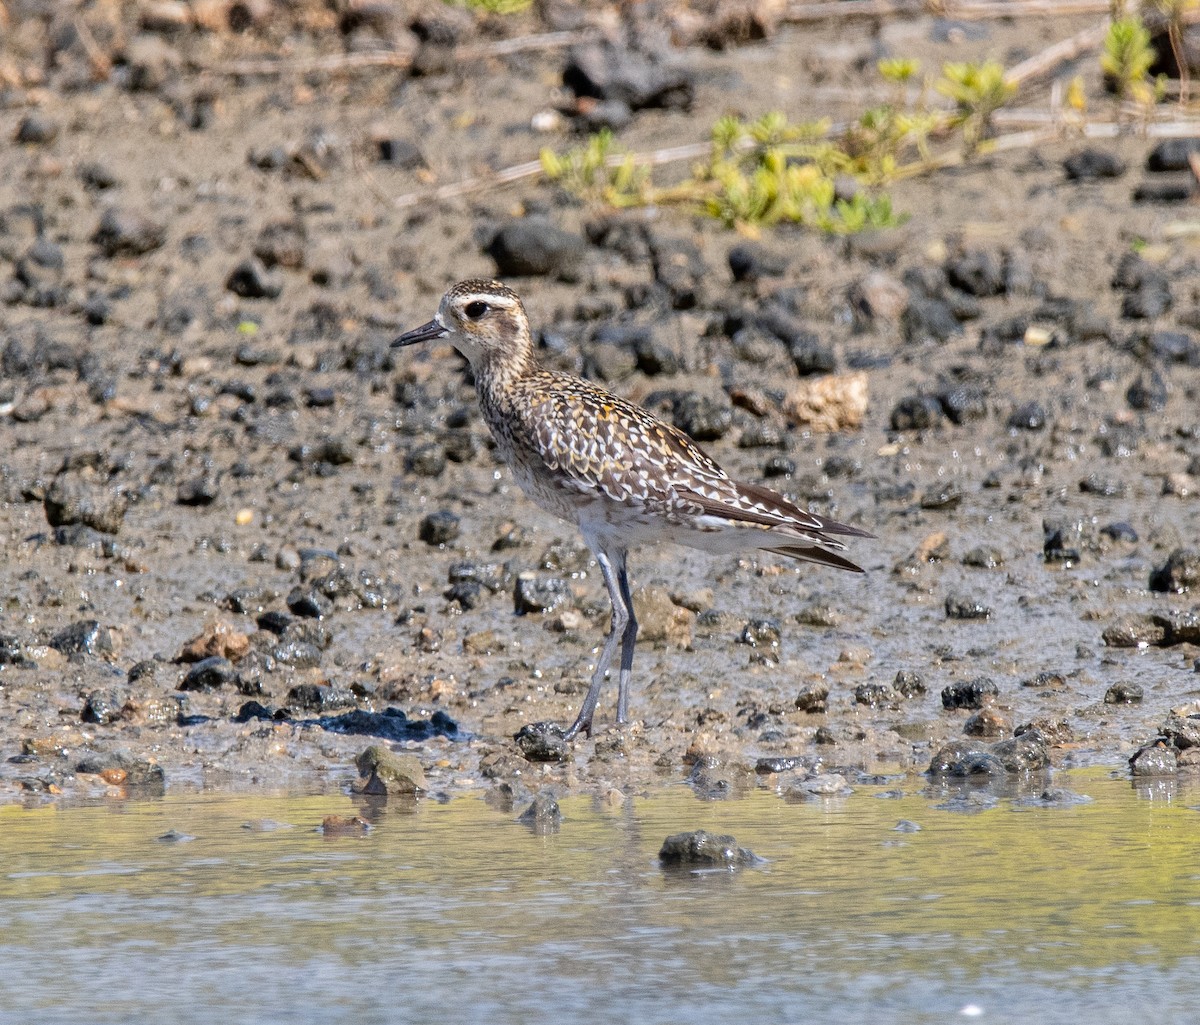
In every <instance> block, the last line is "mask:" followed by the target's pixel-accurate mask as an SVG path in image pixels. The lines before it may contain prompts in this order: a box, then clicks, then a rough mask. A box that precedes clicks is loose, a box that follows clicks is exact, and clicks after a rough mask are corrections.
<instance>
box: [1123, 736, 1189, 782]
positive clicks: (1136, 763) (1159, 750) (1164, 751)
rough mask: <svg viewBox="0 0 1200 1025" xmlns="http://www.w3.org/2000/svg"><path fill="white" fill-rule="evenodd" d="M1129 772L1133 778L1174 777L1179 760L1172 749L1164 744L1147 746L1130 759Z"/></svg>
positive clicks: (1139, 749)
mask: <svg viewBox="0 0 1200 1025" xmlns="http://www.w3.org/2000/svg"><path fill="white" fill-rule="evenodd" d="M1129 770H1130V772H1132V773H1133V775H1135V776H1174V775H1175V773H1176V772H1177V771H1178V770H1179V759H1178V756H1177V755H1176V753H1175V751H1174V749H1172V748H1170V747H1167V746H1166V745H1165V744H1159V743H1153V744H1147V745H1146V746H1145V747H1141V748H1138V750H1137V751H1135V752H1134V753H1133V755H1132V756H1131V757H1130V759H1129Z"/></svg>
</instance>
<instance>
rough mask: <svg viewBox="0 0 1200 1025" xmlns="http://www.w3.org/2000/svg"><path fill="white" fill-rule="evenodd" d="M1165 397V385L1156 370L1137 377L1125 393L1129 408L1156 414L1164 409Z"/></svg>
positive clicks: (1165, 404)
mask: <svg viewBox="0 0 1200 1025" xmlns="http://www.w3.org/2000/svg"><path fill="white" fill-rule="evenodd" d="M1167 397H1168V396H1167V384H1166V382H1165V381H1164V380H1163V379H1162V375H1161V374H1160V373H1159V372H1158V371H1157V370H1152V371H1151V372H1150V374H1149V376H1146V375H1142V376H1141V377H1139V378H1138V379H1137V380H1136V381H1134V382H1133V384H1131V385H1130V386H1129V389H1128V391H1126V392H1125V400H1126V401H1127V402H1128V403H1129V406H1130V408H1131V409H1136V410H1138V411H1140V412H1150V413H1157V412H1159V411H1160V410H1163V409H1165V408H1166V406H1167Z"/></svg>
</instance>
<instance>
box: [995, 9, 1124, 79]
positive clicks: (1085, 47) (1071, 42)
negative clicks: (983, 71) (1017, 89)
mask: <svg viewBox="0 0 1200 1025" xmlns="http://www.w3.org/2000/svg"><path fill="white" fill-rule="evenodd" d="M1108 26H1109V20H1108V19H1107V18H1105V19H1104V20H1103V21H1102V22H1100V23H1099V24H1098V25H1093V26H1091V27H1090V28H1085V29H1084V30H1083V31H1082V32H1076V33H1075V35H1073V36H1069V37H1068V38H1066V39H1063V40H1061V41H1059V42H1057V43H1055V44H1054V45H1053V46H1048V47H1046V49H1044V50H1043V51H1042V52H1041V53H1035V54H1034V55H1033V56H1032V57H1030V58H1029V59H1028V60H1023V61H1021V63H1020V64H1014V65H1013V66H1012V67H1011V68H1009V69H1008V72H1007V73H1006V74H1005V76H1004V78H1005V81H1007V82H1009V83H1011V84H1012V85H1024V84H1025V83H1026V82H1028V81H1029V80H1030V79H1032V78H1041V77H1042V76H1043V75H1048V74H1052V73H1053V72H1054V71H1056V70H1058V68H1059V66H1060V65H1063V64H1066V63H1067V62H1068V61H1073V60H1075V59H1076V58H1078V57H1081V56H1083V54H1085V53H1089V52H1091V51H1092V50H1095V49H1098V48H1099V47H1100V46H1101V45H1102V44H1103V43H1104V37H1105V35H1106V34H1107V32H1108Z"/></svg>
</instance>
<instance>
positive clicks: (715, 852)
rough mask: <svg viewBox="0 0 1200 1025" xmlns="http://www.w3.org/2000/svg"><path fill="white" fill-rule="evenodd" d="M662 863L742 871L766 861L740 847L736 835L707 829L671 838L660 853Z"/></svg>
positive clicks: (666, 840)
mask: <svg viewBox="0 0 1200 1025" xmlns="http://www.w3.org/2000/svg"><path fill="white" fill-rule="evenodd" d="M658 860H659V861H660V862H661V863H662V864H663V865H665V866H670V867H676V868H727V869H733V868H740V867H742V866H745V865H757V864H759V863H760V862H761V861H762V859H761V858H760V857H758V855H756V854H755V853H754V852H753V851H750V850H747V849H746V848H744V847H739V846H738V845H737V841H736V840H735V839H734V838H733V837H732V836H727V835H717V834H712V833H708V832H705V831H704V830H703V829H700V830H697V831H695V832H693V833H676V834H674V835H673V836H668V837H667V838H666V839H665V840H664V841H663V845H662V848H661V849H660V850H659V852H658Z"/></svg>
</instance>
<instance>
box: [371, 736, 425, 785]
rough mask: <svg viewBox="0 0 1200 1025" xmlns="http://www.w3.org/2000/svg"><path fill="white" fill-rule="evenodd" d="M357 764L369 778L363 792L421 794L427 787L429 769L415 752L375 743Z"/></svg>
mask: <svg viewBox="0 0 1200 1025" xmlns="http://www.w3.org/2000/svg"><path fill="white" fill-rule="evenodd" d="M354 764H355V766H356V767H357V768H358V771H359V775H361V776H363V777H364V778H365V782H364V783H363V784H362V785H361V787H360V791H359V792H360V793H366V794H378V795H383V794H419V793H424V791H425V790H426V789H427V784H426V782H425V771H424V769H422V768H421V763H420V761H419V760H418V759H417V757H416V756H415V755H410V754H401V753H398V752H396V751H392V750H391V749H390V748H386V747H384V746H383V745H381V744H374V745H372V746H371V747H368V748H367V749H366V750H365V751H363V752H362V753H361V754H359V756H358V757H357V758H356V759H355V760H354Z"/></svg>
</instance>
